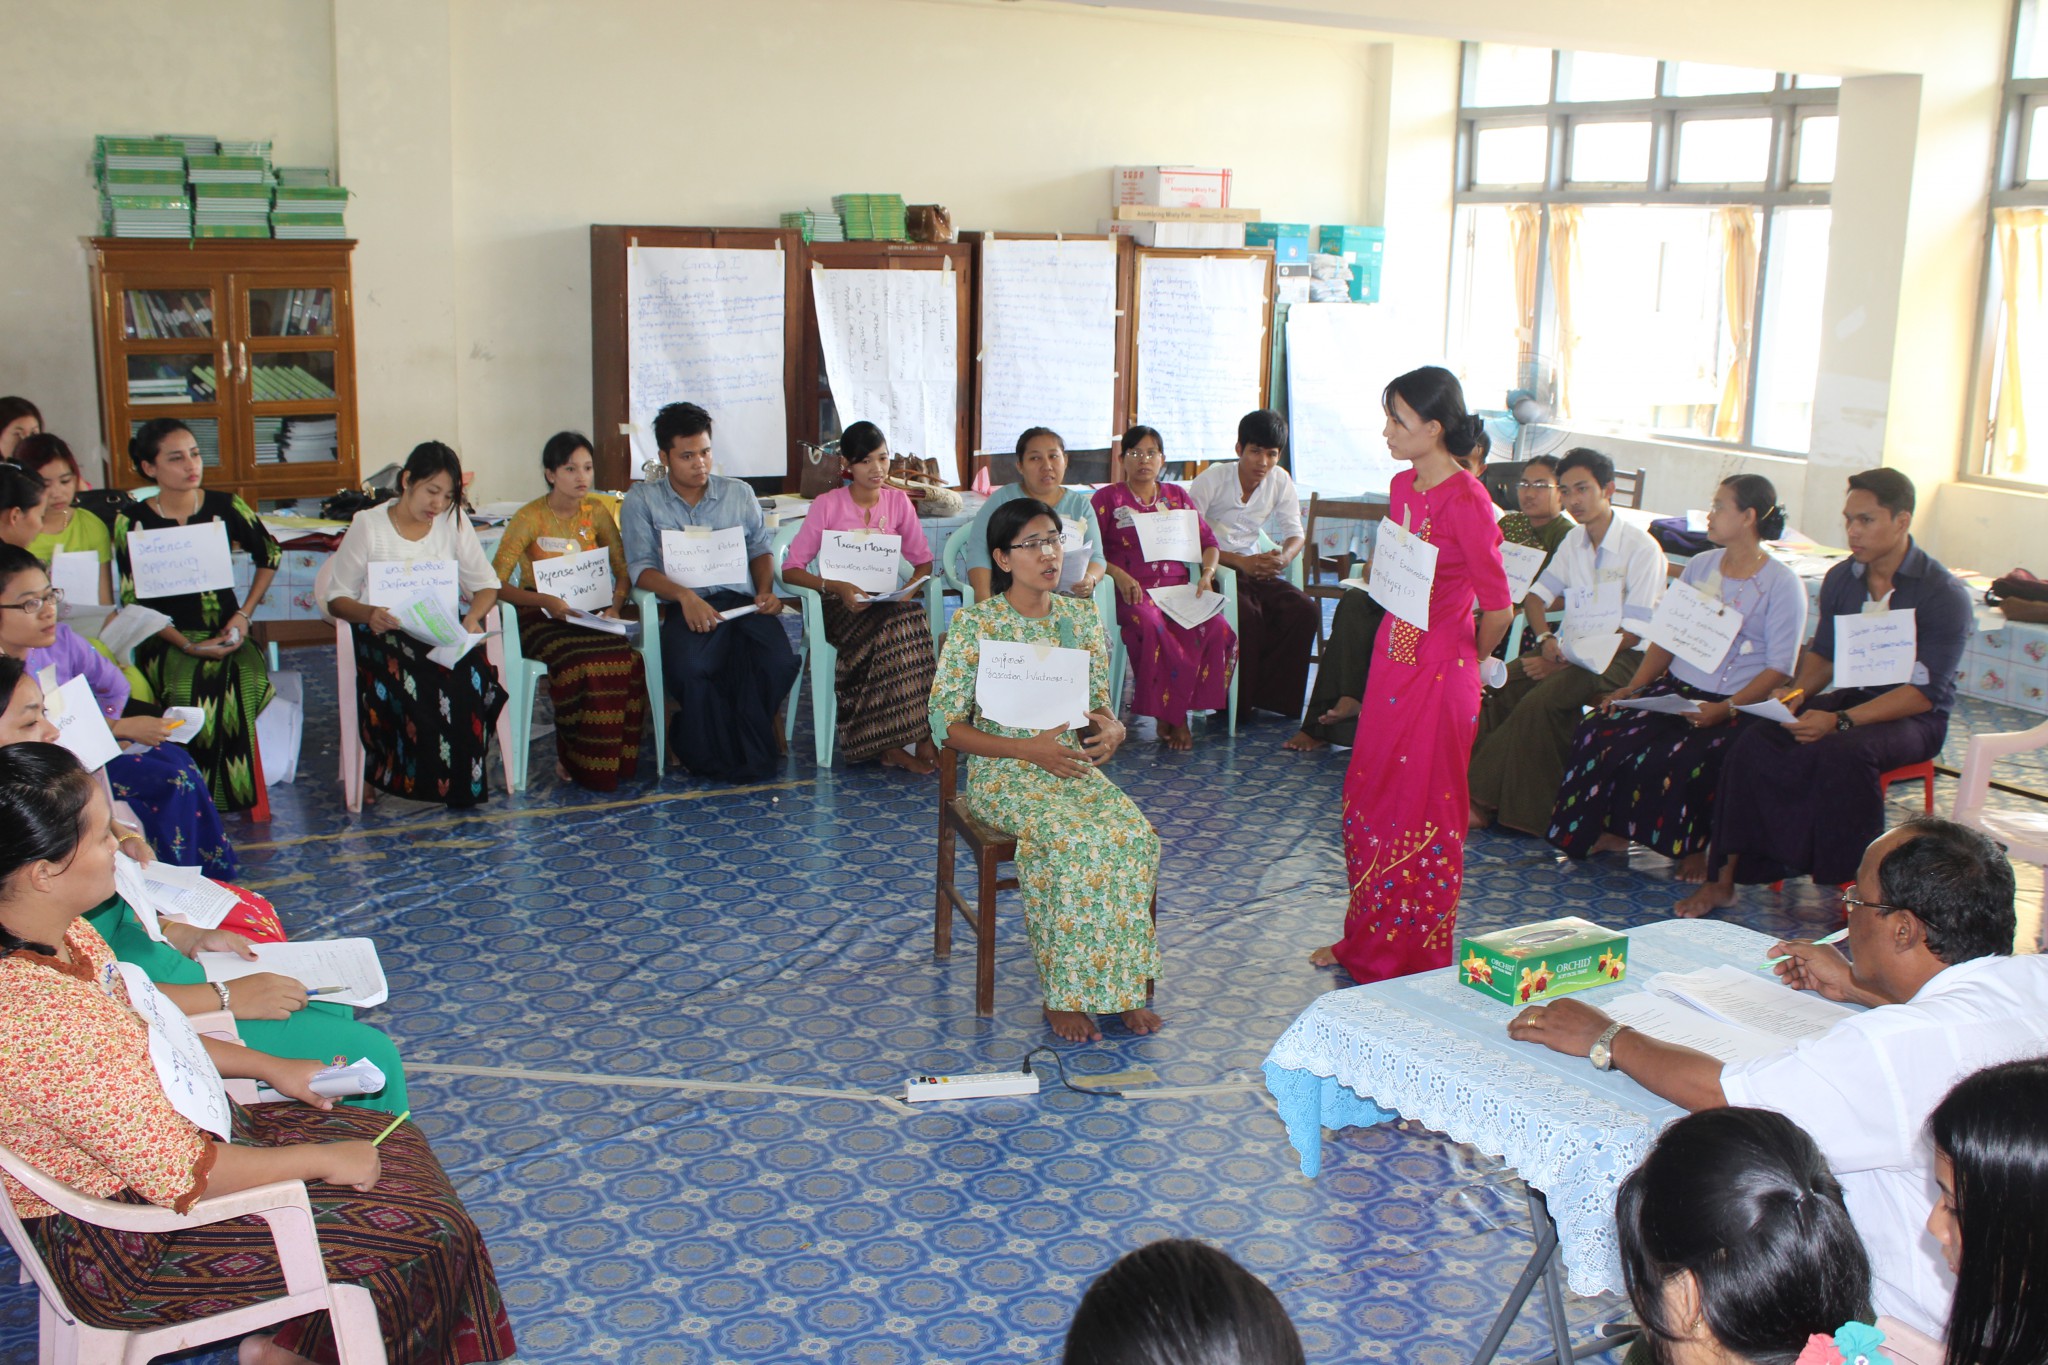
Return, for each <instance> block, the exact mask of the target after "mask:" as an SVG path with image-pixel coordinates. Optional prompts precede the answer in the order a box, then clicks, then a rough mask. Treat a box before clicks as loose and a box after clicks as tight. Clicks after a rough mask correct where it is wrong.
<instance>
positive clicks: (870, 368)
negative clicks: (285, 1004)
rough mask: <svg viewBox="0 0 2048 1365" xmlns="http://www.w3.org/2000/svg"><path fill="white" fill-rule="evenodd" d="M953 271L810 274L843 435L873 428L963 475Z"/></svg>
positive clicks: (895, 447) (821, 270)
mask: <svg viewBox="0 0 2048 1365" xmlns="http://www.w3.org/2000/svg"><path fill="white" fill-rule="evenodd" d="M956 283H957V282H956V280H955V279H954V275H953V271H952V269H951V266H950V263H949V264H948V268H946V269H944V270H827V269H826V268H825V267H823V266H819V265H814V266H812V267H811V295H812V298H813V299H814V300H815V301H816V304H817V309H818V343H819V347H820V349H821V350H822V351H823V353H824V358H825V380H826V383H827V384H829V385H830V386H831V389H832V406H833V407H834V408H836V409H837V410H838V413H839V422H840V425H841V426H842V427H848V426H852V425H853V424H854V423H855V422H873V423H874V424H875V425H876V426H878V427H880V428H881V429H882V434H883V435H884V436H885V437H887V438H888V441H889V449H890V450H891V451H893V452H895V453H898V454H904V455H916V456H919V457H920V458H924V459H933V460H937V461H938V462H939V468H941V469H953V468H956V467H957V465H956V461H957V459H958V435H957V433H958V430H959V418H960V401H959V391H960V316H959V307H958V293H957V289H956Z"/></svg>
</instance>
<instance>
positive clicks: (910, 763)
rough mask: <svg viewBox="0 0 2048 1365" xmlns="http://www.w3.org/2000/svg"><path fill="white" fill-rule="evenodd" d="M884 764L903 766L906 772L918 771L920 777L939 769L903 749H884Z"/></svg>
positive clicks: (891, 766)
mask: <svg viewBox="0 0 2048 1365" xmlns="http://www.w3.org/2000/svg"><path fill="white" fill-rule="evenodd" d="M882 766H883V767H885V768H901V769H902V770H903V771H904V772H907V773H916V774H917V775H918V776H919V777H927V776H929V775H930V774H932V773H935V772H937V771H938V769H937V768H936V767H934V766H933V765H932V764H929V763H927V762H925V761H924V760H923V759H921V758H918V757H917V756H916V755H914V754H911V753H909V752H908V751H906V750H903V749H884V750H882Z"/></svg>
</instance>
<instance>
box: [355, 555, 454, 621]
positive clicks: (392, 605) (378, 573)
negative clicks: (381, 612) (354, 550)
mask: <svg viewBox="0 0 2048 1365" xmlns="http://www.w3.org/2000/svg"><path fill="white" fill-rule="evenodd" d="M363 591H364V593H365V598H364V600H365V601H366V602H368V603H369V605H371V606H373V607H383V608H385V609H386V610H388V611H396V610H398V609H399V608H400V607H403V606H404V605H406V603H408V602H410V601H412V600H413V599H414V598H416V597H422V596H424V597H431V598H433V599H434V600H435V601H436V602H439V603H440V604H441V606H442V608H443V610H445V611H446V612H447V613H448V614H449V615H450V616H460V615H461V614H462V571H461V569H460V567H459V566H457V564H456V563H455V561H454V560H452V559H414V560H397V559H373V560H371V561H370V567H369V569H368V571H367V572H366V574H365V575H364V584H363Z"/></svg>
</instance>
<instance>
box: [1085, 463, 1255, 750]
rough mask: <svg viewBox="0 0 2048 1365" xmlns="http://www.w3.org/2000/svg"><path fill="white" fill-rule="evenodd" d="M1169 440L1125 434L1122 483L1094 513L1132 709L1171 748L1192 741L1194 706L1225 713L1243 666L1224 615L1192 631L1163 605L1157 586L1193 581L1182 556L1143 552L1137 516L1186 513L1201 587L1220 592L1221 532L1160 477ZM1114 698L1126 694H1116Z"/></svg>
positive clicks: (1101, 496)
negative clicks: (1131, 683)
mask: <svg viewBox="0 0 2048 1365" xmlns="http://www.w3.org/2000/svg"><path fill="white" fill-rule="evenodd" d="M1165 467H1166V443H1165V442H1164V441H1163V440H1162V439H1161V438H1160V435H1159V433H1158V432H1157V431H1155V430H1153V429H1152V428H1151V427H1132V428H1131V429H1130V430H1129V431H1127V432H1125V433H1124V439H1123V473H1124V481H1123V482H1122V483H1113V484H1110V485H1108V486H1107V487H1104V488H1099V489H1097V490H1096V492H1095V519H1096V521H1097V522H1099V523H1100V524H1101V527H1102V553H1103V557H1104V559H1105V560H1107V562H1108V564H1109V575H1110V577H1111V578H1114V579H1115V580H1116V591H1117V603H1116V624H1117V630H1118V632H1119V633H1120V634H1121V635H1122V636H1123V637H1124V651H1125V653H1126V654H1127V655H1129V657H1130V660H1131V672H1132V674H1133V676H1134V677H1135V679H1136V685H1137V694H1136V696H1135V697H1134V698H1133V700H1132V702H1131V713H1132V714H1133V715H1138V716H1151V717H1153V718H1154V719H1156V720H1157V721H1158V722H1159V739H1160V742H1161V743H1163V744H1165V745H1166V746H1167V747H1168V748H1169V749H1187V748H1192V747H1193V746H1194V738H1195V736H1194V732H1193V731H1192V730H1190V729H1188V712H1190V711H1220V710H1222V709H1223V708H1224V707H1225V706H1227V705H1229V703H1230V674H1231V670H1232V669H1234V668H1236V667H1237V635H1236V633H1235V632H1234V631H1232V630H1231V628H1230V624H1229V623H1228V622H1227V621H1225V620H1224V619H1223V617H1222V616H1221V615H1217V616H1212V617H1210V618H1209V619H1208V620H1206V621H1204V622H1203V623H1202V624H1201V625H1199V626H1196V627H1195V628H1194V629H1193V630H1189V629H1188V628H1187V627H1186V626H1183V625H1181V624H1179V623H1178V622H1176V621H1174V620H1172V619H1171V618H1170V617H1168V616H1167V614H1166V613H1165V612H1163V611H1161V610H1160V609H1159V604H1158V603H1157V602H1154V601H1153V600H1152V597H1151V590H1152V589H1153V588H1165V587H1173V586H1177V585H1180V584H1183V583H1186V582H1187V581H1188V566H1187V564H1186V562H1185V561H1182V560H1178V559H1161V560H1151V559H1147V558H1145V550H1144V545H1143V543H1142V542H1141V541H1140V539H1139V536H1138V527H1137V518H1138V517H1141V516H1148V515H1151V514H1153V513H1157V512H1183V511H1184V512H1188V513H1190V514H1192V515H1193V516H1194V518H1195V527H1196V530H1197V531H1198V532H1199V534H1200V536H1201V547H1202V555H1201V562H1202V573H1201V577H1200V578H1199V579H1198V580H1197V585H1198V586H1199V587H1200V589H1201V591H1203V592H1214V591H1215V590H1216V556H1217V545H1216V537H1215V536H1214V535H1212V534H1210V531H1209V524H1208V523H1207V522H1205V521H1203V520H1202V517H1201V514H1200V513H1199V512H1197V511H1196V510H1195V503H1194V499H1192V498H1190V497H1189V496H1188V495H1187V492H1186V490H1184V489H1181V488H1178V487H1176V486H1174V485H1173V484H1166V483H1161V482H1160V481H1159V472H1160V471H1161V470H1162V469H1164V468H1165ZM1111 700H1112V702H1115V701H1120V700H1121V698H1111Z"/></svg>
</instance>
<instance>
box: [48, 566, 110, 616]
mask: <svg viewBox="0 0 2048 1365" xmlns="http://www.w3.org/2000/svg"><path fill="white" fill-rule="evenodd" d="M50 585H51V586H52V587H54V588H56V589H57V590H58V591H60V592H62V593H63V594H64V614H65V616H67V617H69V616H70V614H71V612H72V610H73V609H74V608H77V607H90V606H96V605H97V604H98V603H99V600H100V557H99V556H98V555H96V554H94V553H93V552H92V551H91V550H59V551H57V552H56V553H55V554H53V555H51V556H50Z"/></svg>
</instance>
